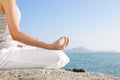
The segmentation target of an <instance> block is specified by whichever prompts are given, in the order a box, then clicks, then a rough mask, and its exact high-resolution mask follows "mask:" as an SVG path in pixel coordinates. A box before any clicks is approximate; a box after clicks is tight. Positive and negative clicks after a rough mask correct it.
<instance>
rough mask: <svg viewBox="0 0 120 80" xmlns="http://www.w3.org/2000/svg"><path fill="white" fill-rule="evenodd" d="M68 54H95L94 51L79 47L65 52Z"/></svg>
mask: <svg viewBox="0 0 120 80" xmlns="http://www.w3.org/2000/svg"><path fill="white" fill-rule="evenodd" d="M65 52H67V53H90V52H93V51H92V50H89V49H86V48H84V47H77V48H72V49H67V50H65Z"/></svg>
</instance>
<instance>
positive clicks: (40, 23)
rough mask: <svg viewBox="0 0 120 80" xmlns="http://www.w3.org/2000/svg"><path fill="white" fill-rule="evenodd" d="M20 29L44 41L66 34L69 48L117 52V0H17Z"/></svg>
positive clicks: (119, 20)
mask: <svg viewBox="0 0 120 80" xmlns="http://www.w3.org/2000/svg"><path fill="white" fill-rule="evenodd" d="M17 3H18V6H19V8H20V10H21V14H22V19H21V23H20V27H21V30H22V31H24V32H25V33H27V34H29V35H32V36H33V37H38V38H39V39H40V40H42V41H45V42H53V41H54V40H56V39H57V38H59V37H60V36H64V35H65V36H68V37H69V38H70V44H69V46H68V48H73V47H78V46H83V47H85V48H88V49H92V50H117V51H120V0H17Z"/></svg>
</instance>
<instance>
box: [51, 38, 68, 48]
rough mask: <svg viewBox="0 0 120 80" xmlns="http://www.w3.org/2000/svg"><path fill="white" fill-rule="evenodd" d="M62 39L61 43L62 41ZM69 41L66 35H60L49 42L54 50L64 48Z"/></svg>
mask: <svg viewBox="0 0 120 80" xmlns="http://www.w3.org/2000/svg"><path fill="white" fill-rule="evenodd" d="M62 41H63V43H62ZM68 43H69V38H68V37H61V38H59V39H58V40H56V41H55V42H53V43H52V44H51V47H52V49H54V50H64V49H65V48H66V47H67V45H68Z"/></svg>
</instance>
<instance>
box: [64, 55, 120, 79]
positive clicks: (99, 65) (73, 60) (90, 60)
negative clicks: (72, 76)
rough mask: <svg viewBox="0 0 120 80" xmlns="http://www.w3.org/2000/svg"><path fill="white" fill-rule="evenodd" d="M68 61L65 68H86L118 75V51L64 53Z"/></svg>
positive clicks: (119, 65)
mask: <svg viewBox="0 0 120 80" xmlns="http://www.w3.org/2000/svg"><path fill="white" fill-rule="evenodd" d="M66 54H67V55H68V57H69V58H70V62H69V63H68V64H67V65H66V66H65V69H73V68H79V69H86V70H87V71H88V72H98V73H104V74H109V75H113V76H118V77H120V53H66Z"/></svg>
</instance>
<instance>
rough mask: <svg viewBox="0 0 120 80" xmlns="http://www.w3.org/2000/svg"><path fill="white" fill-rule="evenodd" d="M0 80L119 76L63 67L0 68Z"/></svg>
mask: <svg viewBox="0 0 120 80" xmlns="http://www.w3.org/2000/svg"><path fill="white" fill-rule="evenodd" d="M0 80H120V77H114V76H110V75H105V74H101V73H89V72H85V73H76V72H71V71H66V70H63V69H58V70H45V69H6V70H0Z"/></svg>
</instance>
